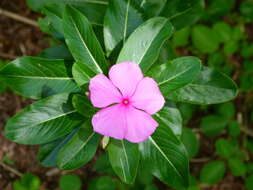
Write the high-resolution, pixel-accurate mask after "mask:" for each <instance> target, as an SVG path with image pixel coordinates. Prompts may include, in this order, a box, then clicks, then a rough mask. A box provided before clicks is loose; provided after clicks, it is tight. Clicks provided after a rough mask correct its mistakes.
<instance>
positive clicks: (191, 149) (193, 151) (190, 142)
mask: <svg viewBox="0 0 253 190" xmlns="http://www.w3.org/2000/svg"><path fill="white" fill-rule="evenodd" d="M181 140H182V142H183V144H184V146H185V148H186V150H187V152H188V155H189V158H192V157H194V156H196V155H197V154H198V151H199V140H198V139H197V136H196V134H195V133H194V132H193V131H192V130H191V129H189V128H186V127H185V128H183V133H182V136H181Z"/></svg>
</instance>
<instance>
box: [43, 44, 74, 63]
mask: <svg viewBox="0 0 253 190" xmlns="http://www.w3.org/2000/svg"><path fill="white" fill-rule="evenodd" d="M39 56H40V57H43V58H47V59H64V60H68V61H72V60H73V57H72V55H71V54H70V52H69V50H68V48H67V47H66V46H65V45H57V46H53V47H50V48H47V49H44V50H43V51H42V52H40V54H39Z"/></svg>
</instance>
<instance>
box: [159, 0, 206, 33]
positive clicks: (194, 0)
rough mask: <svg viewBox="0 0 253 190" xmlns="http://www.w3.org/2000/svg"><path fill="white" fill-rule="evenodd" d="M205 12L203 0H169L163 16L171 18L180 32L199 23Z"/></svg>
mask: <svg viewBox="0 0 253 190" xmlns="http://www.w3.org/2000/svg"><path fill="white" fill-rule="evenodd" d="M203 10H204V1H203V0H184V1H181V0H169V1H167V2H166V5H165V6H164V8H163V11H162V13H161V16H164V17H167V18H169V20H170V21H171V23H172V24H173V26H174V27H175V28H176V30H179V29H181V28H184V27H186V26H188V25H191V24H193V23H195V22H196V21H198V20H199V18H200V17H201V15H202V14H203Z"/></svg>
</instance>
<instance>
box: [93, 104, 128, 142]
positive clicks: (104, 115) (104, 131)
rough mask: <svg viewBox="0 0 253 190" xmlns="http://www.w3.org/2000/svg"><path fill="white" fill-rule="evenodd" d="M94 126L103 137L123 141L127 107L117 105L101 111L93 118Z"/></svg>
mask: <svg viewBox="0 0 253 190" xmlns="http://www.w3.org/2000/svg"><path fill="white" fill-rule="evenodd" d="M92 126H93V129H94V131H95V132H97V133H100V134H101V135H104V136H109V137H113V138H115V139H123V138H124V136H125V126H126V119H125V107H124V106H122V105H120V104H116V105H113V106H110V107H108V108H104V109H102V110H100V111H99V112H97V113H96V114H95V115H94V116H93V118H92Z"/></svg>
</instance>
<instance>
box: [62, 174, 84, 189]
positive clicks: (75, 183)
mask: <svg viewBox="0 0 253 190" xmlns="http://www.w3.org/2000/svg"><path fill="white" fill-rule="evenodd" d="M59 186H60V189H61V190H69V189H71V190H80V189H81V186H82V181H81V179H80V178H79V177H78V176H77V175H74V174H66V175H63V176H61V178H60V180H59Z"/></svg>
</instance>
